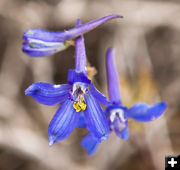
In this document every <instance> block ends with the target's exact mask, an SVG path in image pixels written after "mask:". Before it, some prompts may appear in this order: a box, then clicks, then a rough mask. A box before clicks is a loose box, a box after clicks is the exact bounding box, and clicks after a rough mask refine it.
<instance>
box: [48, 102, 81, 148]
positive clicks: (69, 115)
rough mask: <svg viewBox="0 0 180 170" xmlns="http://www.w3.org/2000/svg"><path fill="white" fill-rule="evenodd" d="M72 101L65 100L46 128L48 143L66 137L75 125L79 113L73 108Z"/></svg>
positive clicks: (50, 143)
mask: <svg viewBox="0 0 180 170" xmlns="http://www.w3.org/2000/svg"><path fill="white" fill-rule="evenodd" d="M73 104H74V102H73V101H71V100H66V101H65V102H64V103H63V104H62V105H61V106H60V107H59V109H58V110H57V112H56V114H55V115H54V117H53V119H52V120H51V122H50V124H49V128H48V136H49V145H50V146H52V145H53V143H55V142H59V141H61V140H63V139H65V138H67V137H68V136H69V135H70V134H71V133H72V131H73V129H74V128H75V126H76V125H77V122H78V119H79V115H80V114H79V113H77V112H76V111H75V109H74V108H73Z"/></svg>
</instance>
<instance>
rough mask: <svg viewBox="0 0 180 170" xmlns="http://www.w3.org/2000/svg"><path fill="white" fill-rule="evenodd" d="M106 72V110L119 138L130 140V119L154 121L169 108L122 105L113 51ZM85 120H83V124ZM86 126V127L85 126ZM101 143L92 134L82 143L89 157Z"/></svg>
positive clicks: (160, 103) (110, 53) (111, 129)
mask: <svg viewBox="0 0 180 170" xmlns="http://www.w3.org/2000/svg"><path fill="white" fill-rule="evenodd" d="M106 71H107V81H108V93H109V98H110V101H111V104H110V105H109V106H108V107H107V108H106V109H105V114H106V118H107V120H108V124H109V128H110V131H111V132H112V131H114V132H115V134H116V135H117V137H119V138H121V139H123V140H127V139H128V138H129V130H128V119H134V120H135V121H137V122H149V121H153V120H155V119H156V118H158V117H159V116H161V115H162V114H163V112H164V111H165V109H166V108H167V103H166V102H159V103H156V104H153V105H147V104H145V103H136V104H134V105H133V106H132V107H130V108H127V107H126V106H123V105H122V100H121V96H120V90H119V80H118V74H117V71H116V68H115V64H114V62H113V49H112V48H110V49H108V51H107V53H106ZM82 122H83V119H82V118H81V124H83V123H82ZM84 126H85V125H84ZM98 144H99V142H98V139H97V138H94V137H93V136H92V135H91V134H88V135H87V136H85V137H84V138H83V140H82V142H81V145H82V147H84V148H85V149H86V150H87V152H88V154H89V155H93V154H94V153H95V151H96V149H97V146H98Z"/></svg>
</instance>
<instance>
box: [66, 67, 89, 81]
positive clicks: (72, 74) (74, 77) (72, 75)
mask: <svg viewBox="0 0 180 170" xmlns="http://www.w3.org/2000/svg"><path fill="white" fill-rule="evenodd" d="M75 82H82V83H87V84H90V83H91V80H89V79H88V78H87V76H86V74H84V73H83V72H77V71H76V70H74V69H69V71H68V83H69V84H73V83H75Z"/></svg>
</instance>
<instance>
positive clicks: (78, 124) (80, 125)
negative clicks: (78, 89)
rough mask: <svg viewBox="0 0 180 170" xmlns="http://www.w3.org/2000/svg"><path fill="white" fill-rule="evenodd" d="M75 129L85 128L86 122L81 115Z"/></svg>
mask: <svg viewBox="0 0 180 170" xmlns="http://www.w3.org/2000/svg"><path fill="white" fill-rule="evenodd" d="M76 127H78V128H86V122H85V118H84V114H83V113H82V114H80V117H79V121H78V123H77V125H76Z"/></svg>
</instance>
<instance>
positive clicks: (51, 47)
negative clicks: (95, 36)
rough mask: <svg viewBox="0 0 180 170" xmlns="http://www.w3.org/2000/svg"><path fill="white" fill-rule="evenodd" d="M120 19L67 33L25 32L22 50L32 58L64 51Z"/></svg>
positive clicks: (85, 26) (31, 30)
mask: <svg viewBox="0 0 180 170" xmlns="http://www.w3.org/2000/svg"><path fill="white" fill-rule="evenodd" d="M118 17H120V18H122V16H121V15H109V16H105V17H102V18H99V19H96V20H93V21H90V22H88V23H85V24H82V25H79V26H77V27H75V28H72V29H69V30H67V31H58V32H52V31H46V30H42V29H29V30H27V31H25V32H24V35H23V40H24V43H23V46H22V50H23V52H24V53H26V54H28V55H30V56H32V57H41V56H46V55H50V54H53V53H56V52H58V51H62V50H64V49H66V48H67V47H69V46H70V45H72V44H73V42H72V39H74V38H76V37H78V36H80V35H82V34H84V33H86V32H88V31H90V30H93V29H94V28H96V27H98V26H100V25H101V24H103V23H105V22H107V21H109V20H111V19H113V18H118Z"/></svg>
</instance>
